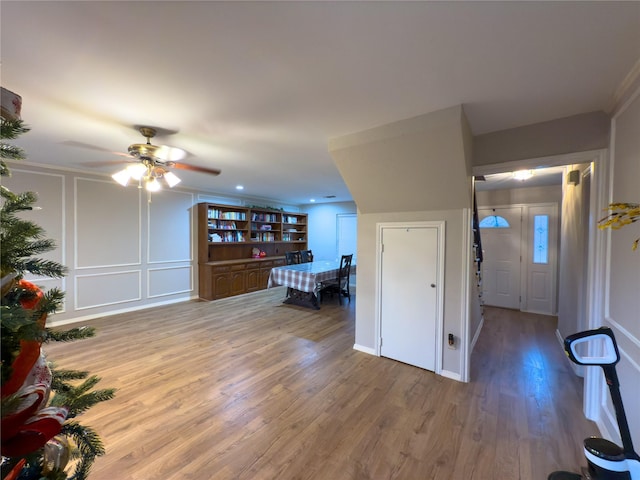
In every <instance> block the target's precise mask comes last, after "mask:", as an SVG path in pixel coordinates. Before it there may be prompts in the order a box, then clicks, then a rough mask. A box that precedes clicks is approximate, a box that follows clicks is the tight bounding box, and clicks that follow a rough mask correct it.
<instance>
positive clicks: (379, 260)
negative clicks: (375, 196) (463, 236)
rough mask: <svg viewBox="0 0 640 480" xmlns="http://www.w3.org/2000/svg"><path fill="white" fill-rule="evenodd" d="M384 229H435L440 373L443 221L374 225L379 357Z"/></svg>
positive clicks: (439, 361)
mask: <svg viewBox="0 0 640 480" xmlns="http://www.w3.org/2000/svg"><path fill="white" fill-rule="evenodd" d="M385 228H435V229H436V230H437V237H438V251H437V252H436V254H437V259H436V265H437V273H436V276H437V280H436V337H435V339H434V341H435V353H436V363H435V369H434V373H436V374H437V375H440V374H441V372H442V352H443V342H444V339H443V333H442V332H443V330H444V265H445V264H444V255H445V221H444V220H438V221H422V222H382V223H376V280H375V283H376V285H375V298H376V305H375V335H376V336H375V341H376V347H375V355H376V356H378V357H380V356H381V355H380V350H381V345H380V338H381V325H382V233H383V230H384V229H385Z"/></svg>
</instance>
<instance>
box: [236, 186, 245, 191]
mask: <svg viewBox="0 0 640 480" xmlns="http://www.w3.org/2000/svg"><path fill="white" fill-rule="evenodd" d="M236 190H244V187H243V186H242V185H236Z"/></svg>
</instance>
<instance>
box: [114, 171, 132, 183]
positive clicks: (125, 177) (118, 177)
mask: <svg viewBox="0 0 640 480" xmlns="http://www.w3.org/2000/svg"><path fill="white" fill-rule="evenodd" d="M111 178H113V179H114V180H115V181H116V182H118V183H119V184H120V185H122V186H123V187H126V186H127V184H128V183H129V179H130V178H131V173H130V172H129V170H128V169H127V168H125V169H124V170H120V171H119V172H116V173H114V174H113V175H111Z"/></svg>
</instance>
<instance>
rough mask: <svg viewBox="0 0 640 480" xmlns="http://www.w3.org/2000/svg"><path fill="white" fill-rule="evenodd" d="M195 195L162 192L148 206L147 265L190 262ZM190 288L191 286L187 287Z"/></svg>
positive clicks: (174, 191) (168, 191)
mask: <svg viewBox="0 0 640 480" xmlns="http://www.w3.org/2000/svg"><path fill="white" fill-rule="evenodd" d="M193 203H194V198H193V194H192V193H189V192H180V191H177V190H168V189H166V190H163V191H162V193H161V194H156V195H153V197H152V200H151V203H150V204H149V216H148V224H147V227H148V237H147V242H148V248H147V262H148V263H149V264H152V263H167V262H190V261H191V260H192V259H193V256H194V255H193V251H192V250H193V249H192V244H191V231H192V225H193V222H194V216H193ZM187 285H188V284H187Z"/></svg>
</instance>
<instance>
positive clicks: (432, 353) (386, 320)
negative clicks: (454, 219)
mask: <svg viewBox="0 0 640 480" xmlns="http://www.w3.org/2000/svg"><path fill="white" fill-rule="evenodd" d="M438 236H439V233H438V228H437V227H398V228H396V227H385V228H382V231H381V241H382V259H381V270H382V271H381V280H380V283H381V285H380V302H381V304H380V312H381V315H380V333H381V346H380V355H381V356H384V357H388V358H392V359H394V360H399V361H401V362H404V363H408V364H410V365H415V366H417V367H421V368H425V369H427V370H431V371H435V368H436V340H437V316H438V309H437V300H438V295H437V292H438V288H442V287H441V286H439V285H437V282H438V264H439V262H438Z"/></svg>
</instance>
